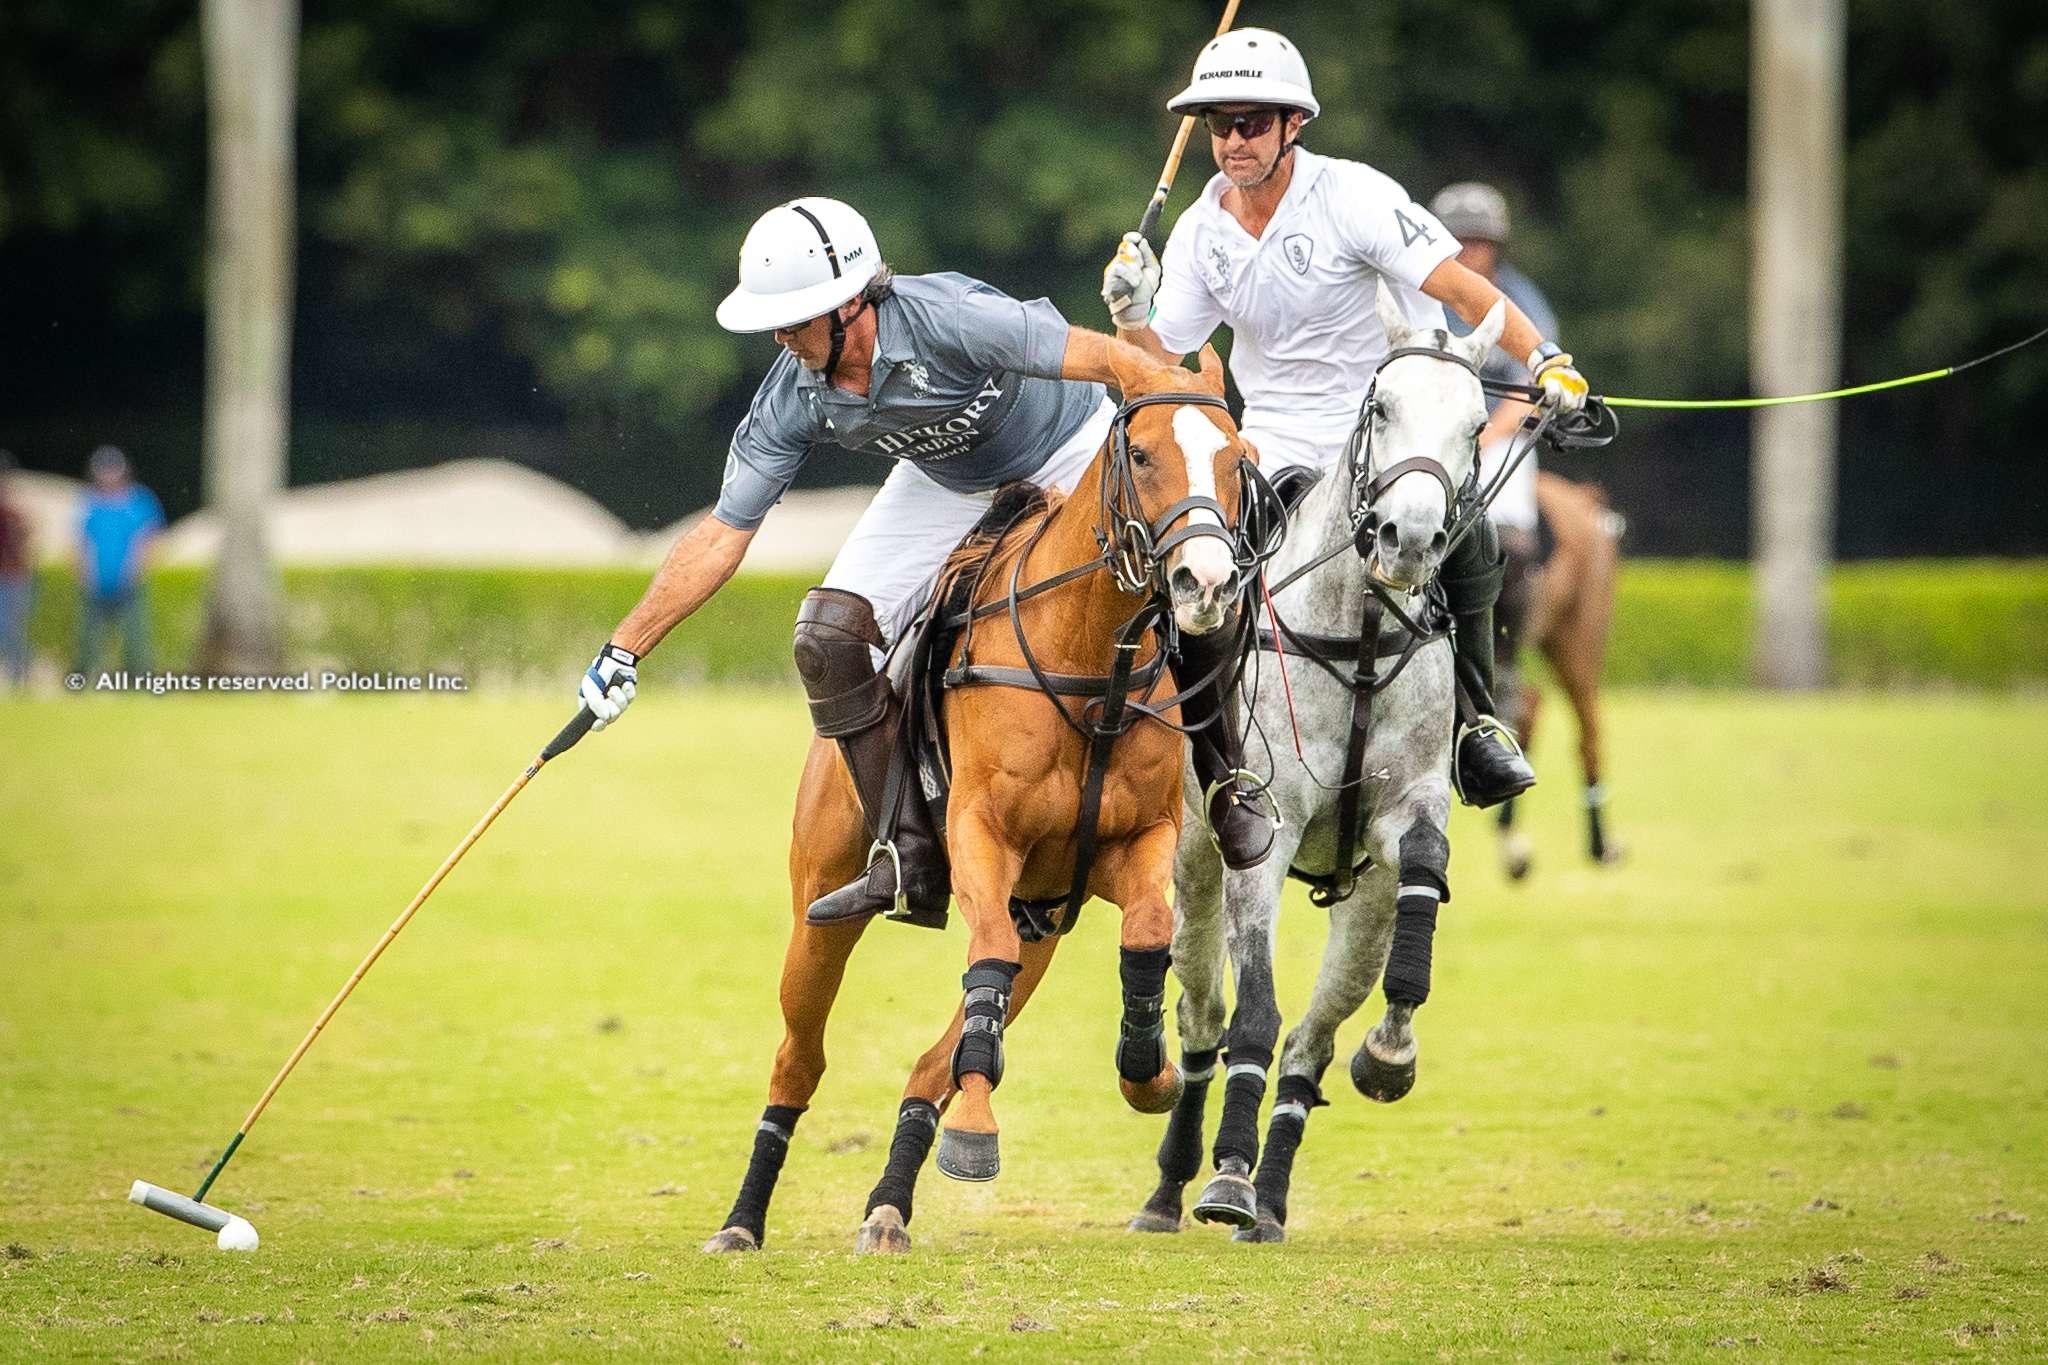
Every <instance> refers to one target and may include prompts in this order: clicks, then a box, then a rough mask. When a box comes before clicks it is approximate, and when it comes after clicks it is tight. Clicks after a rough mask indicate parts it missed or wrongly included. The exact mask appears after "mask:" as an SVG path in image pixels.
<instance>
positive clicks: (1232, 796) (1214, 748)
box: [1173, 619, 1280, 871]
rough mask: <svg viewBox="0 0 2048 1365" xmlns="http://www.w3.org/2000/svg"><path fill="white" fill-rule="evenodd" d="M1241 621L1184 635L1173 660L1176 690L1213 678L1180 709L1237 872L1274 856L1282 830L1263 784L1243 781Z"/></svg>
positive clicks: (1217, 828)
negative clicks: (1239, 705) (1239, 675)
mask: <svg viewBox="0 0 2048 1365" xmlns="http://www.w3.org/2000/svg"><path fill="white" fill-rule="evenodd" d="M1240 628H1241V621H1240V620H1235V619H1234V620H1232V621H1229V622H1226V623H1225V624H1224V625H1223V626H1222V627H1220V628H1219V629H1216V630H1213V631H1211V632H1209V634H1207V635H1182V636H1181V637H1180V653H1179V655H1178V656H1177V657H1176V658H1175V659H1174V660H1173V678H1174V683H1175V686H1176V687H1177V688H1179V689H1186V688H1189V687H1193V686H1195V684H1197V683H1199V682H1200V681H1201V680H1202V679H1203V678H1205V677H1209V676H1210V675H1211V674H1214V675H1215V677H1214V680H1213V681H1212V682H1211V683H1210V684H1209V685H1208V686H1206V687H1202V688H1199V689H1198V690H1196V691H1194V692H1191V693H1189V694H1188V696H1187V697H1186V698H1184V699H1183V700H1182V701H1181V704H1180V719H1181V724H1183V725H1186V726H1189V727H1190V729H1189V733H1188V744H1189V747H1190V749H1191V751H1192V754H1193V757H1194V762H1195V778H1196V780H1197V781H1198V782H1199V783H1200V784H1201V787H1202V793H1203V797H1204V807H1205V810H1204V813H1205V815H1206V816H1207V818H1208V823H1209V834H1210V836H1211V837H1212V838H1214V839H1215V841H1216V848H1217V851H1218V852H1220V853H1221V854H1222V855H1223V865H1224V866H1225V867H1228V868H1230V869H1232V870H1233V871H1243V870H1244V869H1245V868H1248V867H1257V866H1258V865H1259V864H1260V863H1262V862H1264V861H1265V860H1266V855H1267V854H1268V853H1270V852H1272V849H1273V835H1274V833H1275V832H1276V831H1277V830H1278V829H1279V828H1280V817H1279V816H1278V815H1277V814H1276V813H1275V812H1274V809H1273V803H1272V798H1271V797H1270V796H1268V795H1267V794H1266V789H1265V787H1264V786H1263V785H1257V784H1256V783H1255V782H1251V783H1248V782H1246V781H1245V779H1244V776H1242V774H1243V772H1244V744H1243V741H1242V737H1241V736H1240V734H1239V731H1238V709H1237V672H1238V664H1239V658H1238V645H1239V641H1240V639H1241V637H1240V635H1239V631H1240Z"/></svg>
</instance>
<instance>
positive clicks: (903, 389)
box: [579, 198, 1243, 923]
mask: <svg viewBox="0 0 2048 1365" xmlns="http://www.w3.org/2000/svg"><path fill="white" fill-rule="evenodd" d="M718 321H719V324H720V325H721V326H723V327H725V328H726V329H727V330H728V331H733V332H767V331H772V332H773V333H774V334H775V340H776V341H777V342H778V343H780V344H781V346H782V348H783V354H782V355H780V356H778V357H776V360H775V363H774V364H773V365H772V366H770V367H769V370H768V374H767V377H766V378H764V379H763V380H762V381H761V387H760V390H759V392H757V393H756V394H755V395H754V401H753V404H752V406H751V407H750V408H749V410H748V412H747V416H746V418H745V420H743V421H742V422H741V423H740V425H739V429H738V430H737V431H735V432H734V433H733V438H732V446H731V449H730V451H729V453H728V455H727V457H726V463H725V482H724V485H723V486H722V488H721V489H720V491H719V495H718V502H717V504H716V505H715V506H714V507H713V508H712V512H711V515H710V516H708V517H706V518H704V519H703V520H702V521H701V522H699V523H698V524H697V525H696V526H694V527H692V528H691V529H690V530H689V531H688V532H686V533H684V535H683V536H682V537H681V538H680V539H678V540H677V541H676V543H675V546H674V547H673V548H672V549H671V550H670V551H669V554H668V558H667V560H666V561H665V562H664V563H663V564H662V566H661V568H660V570H659V571H657V572H656V574H655V577H654V582H653V583H652V584H651V585H650V586H649V587H648V589H647V592H646V595H645V596H643V597H642V598H641V600H640V603H639V605H638V606H636V607H634V608H633V610H632V611H631V612H629V613H628V614H627V616H626V618H625V620H624V621H622V622H621V623H620V624H619V627H618V629H617V630H615V631H613V632H612V637H611V640H610V641H609V642H608V643H607V644H606V645H605V647H604V648H603V649H602V650H600V651H598V655H597V659H596V661H595V662H593V663H592V664H591V666H590V668H589V670H588V671H587V672H586V673H585V674H584V677H583V680H582V683H581V686H580V688H579V695H580V697H581V699H582V701H583V704H584V705H585V706H587V707H589V708H590V710H591V712H592V713H593V714H594V715H595V716H596V721H595V723H594V724H593V725H592V727H591V728H592V729H596V730H601V729H603V728H604V727H605V726H606V725H607V724H609V723H610V722H612V721H614V720H617V719H618V718H619V716H620V714H621V713H622V712H624V710H625V709H626V707H627V705H628V704H629V703H631V701H632V700H633V694H634V690H635V688H636V686H637V684H638V678H637V675H636V671H635V670H636V665H638V663H639V661H640V660H641V658H643V657H644V656H645V655H646V653H647V652H648V651H649V650H651V649H653V648H654V647H655V645H657V644H659V643H660V641H661V639H662V637H663V636H665V635H667V634H668V632H669V631H670V630H672V629H673V628H674V627H675V626H677V625H678V624H680V623H681V622H682V621H683V620H684V619H685V618H687V617H688V616H689V615H690V614H691V613H692V612H694V611H696V610H697V609H698V608H699V607H701V606H703V605H704V603H705V602H706V601H708V600H709V599H710V598H711V596H712V595H713V594H714V593H716V592H717V591H718V589H719V588H720V587H722V586H724V584H725V582H726V580H727V579H729V578H731V577H732V575H733V572H734V571H735V570H736V569H737V568H738V567H739V565H740V561H741V560H742V559H743V558H744V557H745V555H746V552H747V546H748V544H749V542H751V541H752V539H753V536H754V532H755V530H756V529H757V528H759V526H760V525H761V522H762V520H763V519H764V518H765V517H766V516H767V515H768V512H769V509H770V508H772V507H773V506H774V505H775V503H776V501H777V500H779V499H780V498H781V496H782V494H783V491H784V490H785V489H787V488H788V487H789V484H790V481H791V480H792V479H794V478H795V477H796V474H797V471H798V470H799V469H801V468H802V467H803V464H804V461H805V460H807V459H808V458H809V457H810V455H811V452H813V451H814V450H817V449H818V448H819V447H821V446H837V447H840V448H843V449H845V450H848V451H853V452H856V453H860V454H868V455H874V456H878V457H881V458H883V459H886V460H889V461H891V462H893V464H894V468H893V469H891V470H890V471H889V475H888V477H887V478H886V479H885V480H884V481H883V484H882V488H881V491H880V492H878V493H877V494H876V495H875V500H874V501H873V503H871V504H870V505H869V507H868V509H867V511H866V512H865V513H863V514H862V516H861V518H860V521H859V522H858V524H856V525H855V527H854V529H853V533H852V535H850V536H849V537H848V538H847V541H846V544H845V545H844V546H843V547H842V548H841V549H840V551H839V554H838V557H837V558H836V559H835V560H834V561H833V564H832V568H831V570H830V571H829V572H828V573H827V574H826V575H825V582H824V584H823V585H822V586H820V587H817V588H813V589H812V590H811V591H810V593H809V594H808V595H807V596H806V597H805V598H804V602H803V606H802V607H801V608H800V609H799V611H798V613H797V624H796V663H797V671H798V673H799V674H800V675H801V676H802V678H803V683H804V690H805V692H806V693H807V694H808V695H809V697H810V705H811V718H812V722H813V724H814V725H815V726H816V727H817V731H818V734H819V735H821V736H823V737H825V738H827V739H832V740H836V741H837V742H838V744H839V747H840V751H841V753H842V754H843V755H844V757H845V760H846V765H847V767H848V769H849V770H850V771H851V773H852V775H853V781H854V787H855V789H856V790H857V791H858V793H859V795H860V802H861V808H862V810H863V811H864V812H865V813H866V815H867V817H868V826H869V828H870V830H871V831H872V830H874V829H876V828H879V827H880V826H881V825H882V824H884V823H885V822H884V821H883V820H882V819H881V818H880V812H881V808H882V804H883V801H884V799H885V797H884V792H885V790H886V786H887V775H888V766H889V761H890V758H891V756H892V754H893V752H894V750H895V747H896V743H895V741H896V736H897V733H898V727H899V726H900V724H901V703H900V702H899V701H898V699H896V698H894V697H892V696H891V695H890V689H889V686H888V684H887V682H886V681H885V680H884V679H883V678H882V677H880V676H879V675H878V672H877V664H878V661H879V660H880V658H881V656H882V651H883V650H884V649H885V648H886V647H887V645H888V644H889V643H891V642H892V641H894V640H895V639H896V638H897V637H898V636H899V635H900V633H901V632H902V630H903V628H904V627H905V626H906V625H908V624H909V623H910V622H911V621H912V619H913V618H914V617H915V616H916V614H917V611H918V609H919V608H920V607H921V606H923V604H924V602H925V600H926V598H927V597H928V596H929V595H930V591H931V588H932V586H933V583H934V580H935V579H936V577H937V574H938V571H939V569H940V567H941V566H942V565H943V564H944V562H945V559H946V556H947V555H948V554H949V553H950V552H951V551H952V549H953V547H954V546H955V545H957V544H958V543H959V541H960V539H961V537H962V536H964V535H965V534H966V533H967V532H968V531H970V530H971V529H973V527H974V525H975V523H976V522H977V521H979V520H980V518H981V516H982V514H983V513H984V512H986V511H987V510H988V507H989V505H990V503H991V501H992V500H993V493H994V490H995V489H996V488H997V487H998V486H1000V485H1002V484H1005V483H1009V482H1013V481H1016V480H1020V479H1021V480H1028V481H1029V482H1031V483H1034V484H1037V485H1039V486H1040V487H1044V488H1051V489H1058V490H1060V491H1063V492H1064V491H1068V490H1071V489H1072V488H1073V487H1074V485H1075V484H1076V483H1078V482H1079V480H1080V478H1081V476H1082V474H1083V473H1085V472H1086V471H1087V468H1088V466H1089V464H1090V463H1091V462H1092V461H1093V459H1094V457H1095V453H1096V451H1097V450H1098V449H1099V448H1100V447H1101V445H1102V443H1103V440H1104V438H1105V437H1106V435H1107V433H1108V431H1109V425H1110V420H1111V418H1112V417H1113V416H1114V415H1115V412H1116V406H1115V404H1114V403H1112V402H1111V401H1109V399H1108V398H1107V396H1106V395H1105V394H1104V392H1103V385H1104V384H1105V383H1113V382H1114V374H1113V371H1112V369H1111V357H1112V356H1113V355H1118V356H1120V357H1121V359H1122V360H1123V362H1124V363H1125V364H1135V365H1138V366H1141V367H1142V366H1146V365H1150V364H1153V363H1156V362H1153V361H1151V360H1149V359H1148V358H1147V357H1145V356H1144V355H1143V353H1142V352H1140V351H1138V350H1137V349H1136V348H1135V347H1132V346H1130V345H1128V344H1127V343H1124V342H1121V341H1118V340H1116V339H1115V338H1113V337H1108V336H1104V335H1102V334H1101V333H1098V332H1090V331H1084V330H1082V329H1080V328H1076V327H1071V326H1069V325H1068V324H1067V321H1066V319H1065V318H1063V317H1061V316H1060V313H1059V310H1058V309H1056V308H1054V307H1053V306H1052V304H1051V303H1049V302H1047V301H1046V300H1044V299H1036V300H1033V301H1031V302H1028V303H1025V302H1020V301H1018V300H1016V299H1013V298H1010V297H1009V296H1008V295H1006V294H1004V293H1002V292H1001V291H1000V290H997V289H994V288H992V287H990V286H989V285H986V284H983V283H981V282H980V281H978V280H973V279H970V278H968V277H967V276H965V275H957V274H952V273H939V274H932V275H905V276H899V275H896V274H895V273H894V272H892V271H891V270H890V269H889V267H888V266H887V265H885V264H884V263H883V261H882V256H881V251H880V249H879V248H878V247H877V245H876V243H875V236H874V233H873V231H872V230H871V229H870V228H869V227H868V224H867V221H866V220H865V219H864V218H862V217H861V215H860V214H859V213H858V212H856V211H855V210H854V209H852V208H851V207H849V206H848V205H846V204H843V203H840V202H839V201H837V200H834V199H823V198H807V199H797V200H793V201H791V202H790V203H787V204H784V205H781V206H780V207H778V208H774V209H770V210H769V211H768V212H767V213H765V214H763V215H762V216H761V218H760V219H759V220H758V221H757V222H756V223H755V224H754V226H753V229H752V230H751V231H749V232H748V234H747V238H746V241H745V243H744V244H743V245H742V246H741V248H740V283H739V287H738V288H737V289H735V290H733V292H732V293H731V294H730V295H728V296H727V297H726V299H725V301H724V302H723V303H721V304H720V305H719V307H718ZM1186 643H1187V644H1193V643H1194V637H1187V639H1186ZM1177 668H1178V669H1179V671H1180V672H1181V673H1183V674H1184V675H1186V676H1187V677H1191V678H1194V677H1200V676H1204V675H1206V674H1208V673H1209V672H1211V671H1212V670H1213V664H1212V663H1211V662H1210V661H1208V660H1205V659H1197V658H1195V657H1193V656H1192V655H1191V654H1189V652H1188V651H1186V650H1185V649H1184V651H1183V657H1182V659H1181V660H1180V661H1179V663H1178V664H1177ZM1197 670H1199V671H1197ZM1214 707H1215V702H1214V700H1213V698H1212V697H1211V696H1210V695H1208V694H1207V693H1206V692H1205V693H1204V694H1203V695H1201V696H1198V697H1194V698H1190V699H1189V700H1188V701H1186V702H1184V703H1183V705H1182V714H1183V720H1184V721H1186V722H1188V723H1190V724H1198V723H1200V722H1202V721H1203V720H1205V719H1206V718H1207V717H1208V716H1209V715H1210V714H1212V713H1213V710H1214ZM1229 728H1230V727H1228V726H1225V725H1221V724H1212V725H1203V726H1202V728H1201V729H1200V730H1199V731H1197V735H1198V738H1197V741H1196V750H1197V767H1198V771H1199V772H1201V773H1202V775H1203V778H1204V781H1205V782H1209V781H1213V780H1214V777H1213V776H1211V775H1210V774H1211V770H1214V771H1216V772H1220V773H1230V772H1234V771H1235V770H1237V769H1239V768H1241V767H1242V766H1243V764H1242V762H1241V760H1240V759H1239V757H1238V755H1237V754H1236V752H1235V748H1236V737H1235V736H1234V735H1227V734H1226V733H1225V732H1226V731H1228V730H1229ZM1201 736H1214V737H1215V738H1214V739H1213V740H1210V741H1208V742H1206V743H1205V742H1204V741H1203V740H1202V739H1201V738H1200V737H1201ZM901 785H902V786H904V787H905V788H906V790H905V791H904V792H903V793H902V795H901V798H900V805H901V809H900V810H899V811H898V812H897V818H898V831H897V838H896V850H897V855H898V859H899V860H900V862H901V867H902V882H903V885H902V888H901V889H902V892H903V894H904V897H905V899H906V901H907V902H908V905H909V910H910V913H911V917H912V918H913V919H916V920H920V921H923V922H928V923H943V922H944V914H945V907H946V902H947V900H948V898H949V896H950V885H949V879H948V872H947V868H946V861H945V858H944V856H943V854H942V852H941V850H940V847H939V845H938V841H937V836H936V834H935V832H934V831H933V830H932V828H931V820H930V816H929V813H928V812H926V811H925V810H924V809H923V800H922V796H921V793H920V792H919V791H918V790H917V784H916V783H914V782H912V783H905V784H901ZM897 891H898V886H897V873H896V870H895V866H894V865H893V864H892V863H891V861H890V859H889V858H887V857H886V856H884V857H878V858H877V859H876V860H875V861H874V863H873V864H872V865H871V866H870V867H869V868H868V870H867V871H866V872H865V873H863V874H862V876H861V877H860V878H858V879H857V880H855V881H854V882H852V883H851V884H849V885H848V886H846V887H843V888H841V889H840V890H838V891H835V892H833V893H831V894H830V895H827V896H823V897H821V898H820V899H819V900H818V901H817V902H816V904H815V905H814V906H813V907H812V915H813V918H815V919H817V920H820V921H829V920H840V919H852V918H857V917H860V916H863V915H869V914H874V913H877V912H879V911H885V910H888V909H889V908H890V907H891V906H892V905H893V904H894V903H895V899H896V895H897Z"/></svg>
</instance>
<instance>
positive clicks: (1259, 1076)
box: [1216, 1051, 1273, 1170]
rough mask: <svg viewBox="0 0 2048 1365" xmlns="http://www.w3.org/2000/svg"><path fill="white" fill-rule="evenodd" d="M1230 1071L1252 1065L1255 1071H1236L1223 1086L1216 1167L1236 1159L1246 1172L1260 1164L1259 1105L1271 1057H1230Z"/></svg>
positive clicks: (1268, 1055)
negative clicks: (1243, 1165) (1231, 1068)
mask: <svg viewBox="0 0 2048 1365" xmlns="http://www.w3.org/2000/svg"><path fill="white" fill-rule="evenodd" d="M1230 1062H1231V1065H1232V1067H1233V1069H1234V1068H1235V1067H1239V1066H1244V1065H1246V1064H1248V1063H1249V1064H1251V1065H1255V1066H1257V1067H1258V1068H1259V1069H1258V1070H1257V1071H1235V1070H1233V1074H1232V1075H1231V1076H1230V1077H1229V1078H1228V1079H1227V1080H1225V1081H1224V1083H1223V1120H1222V1122H1220V1123H1219V1124H1217V1126H1216V1164H1217V1166H1218V1167H1221V1166H1222V1165H1223V1163H1224V1161H1226V1160H1227V1159H1229V1158H1231V1157H1235V1158H1236V1159H1238V1160H1239V1161H1242V1162H1243V1163H1244V1164H1245V1168H1246V1169H1247V1170H1249V1169H1250V1168H1251V1167H1254V1166H1256V1165H1258V1164H1259V1105H1260V1103H1261V1102H1262V1101H1263V1100H1264V1099H1265V1098H1266V1068H1267V1067H1269V1066H1271V1065H1272V1062H1273V1057H1272V1054H1271V1053H1267V1054H1265V1055H1263V1056H1247V1055H1241V1054H1240V1053H1239V1052H1237V1051H1232V1053H1231V1054H1230Z"/></svg>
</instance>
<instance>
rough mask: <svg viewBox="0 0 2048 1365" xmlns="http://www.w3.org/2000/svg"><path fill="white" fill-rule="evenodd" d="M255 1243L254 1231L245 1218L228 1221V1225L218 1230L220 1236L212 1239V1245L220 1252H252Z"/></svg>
mask: <svg viewBox="0 0 2048 1365" xmlns="http://www.w3.org/2000/svg"><path fill="white" fill-rule="evenodd" d="M256 1242H257V1237H256V1229H255V1228H253V1227H251V1226H250V1225H249V1220H248V1219H246V1218H230V1219H228V1225H227V1226H226V1227H224V1228H222V1229H221V1230H220V1236H218V1237H216V1238H214V1245H215V1246H217V1247H219V1248H220V1249H221V1250H222V1251H254V1250H255V1249H256Z"/></svg>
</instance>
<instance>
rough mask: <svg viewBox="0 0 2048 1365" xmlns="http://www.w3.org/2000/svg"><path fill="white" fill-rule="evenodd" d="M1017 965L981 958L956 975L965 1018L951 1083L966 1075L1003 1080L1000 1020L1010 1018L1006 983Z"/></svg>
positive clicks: (1012, 978)
mask: <svg viewBox="0 0 2048 1365" xmlns="http://www.w3.org/2000/svg"><path fill="white" fill-rule="evenodd" d="M1018 966H1019V964H1017V963H1015V962H1005V961H1003V960H1002V959H1001V958H999V957H985V958H983V959H982V960H981V961H979V962H977V963H975V964H974V965H973V966H971V967H969V968H968V969H967V974H966V975H965V976H963V977H961V978H960V986H961V989H962V990H964V991H966V992H967V1010H966V1015H967V1017H966V1020H965V1022H964V1023H963V1024H962V1025H961V1029H960V1044H959V1046H958V1047H956V1048H954V1049H953V1084H954V1085H956V1086H957V1085H959V1084H960V1078H961V1077H962V1076H966V1075H969V1074H973V1075H977V1076H986V1077H988V1083H989V1084H990V1085H991V1086H998V1085H1001V1084H1002V1083H1003V1021H1004V1020H1006V1019H1008V1018H1009V1017H1010V986H1011V984H1012V983H1013V982H1015V981H1016V979H1017V970H1018Z"/></svg>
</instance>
